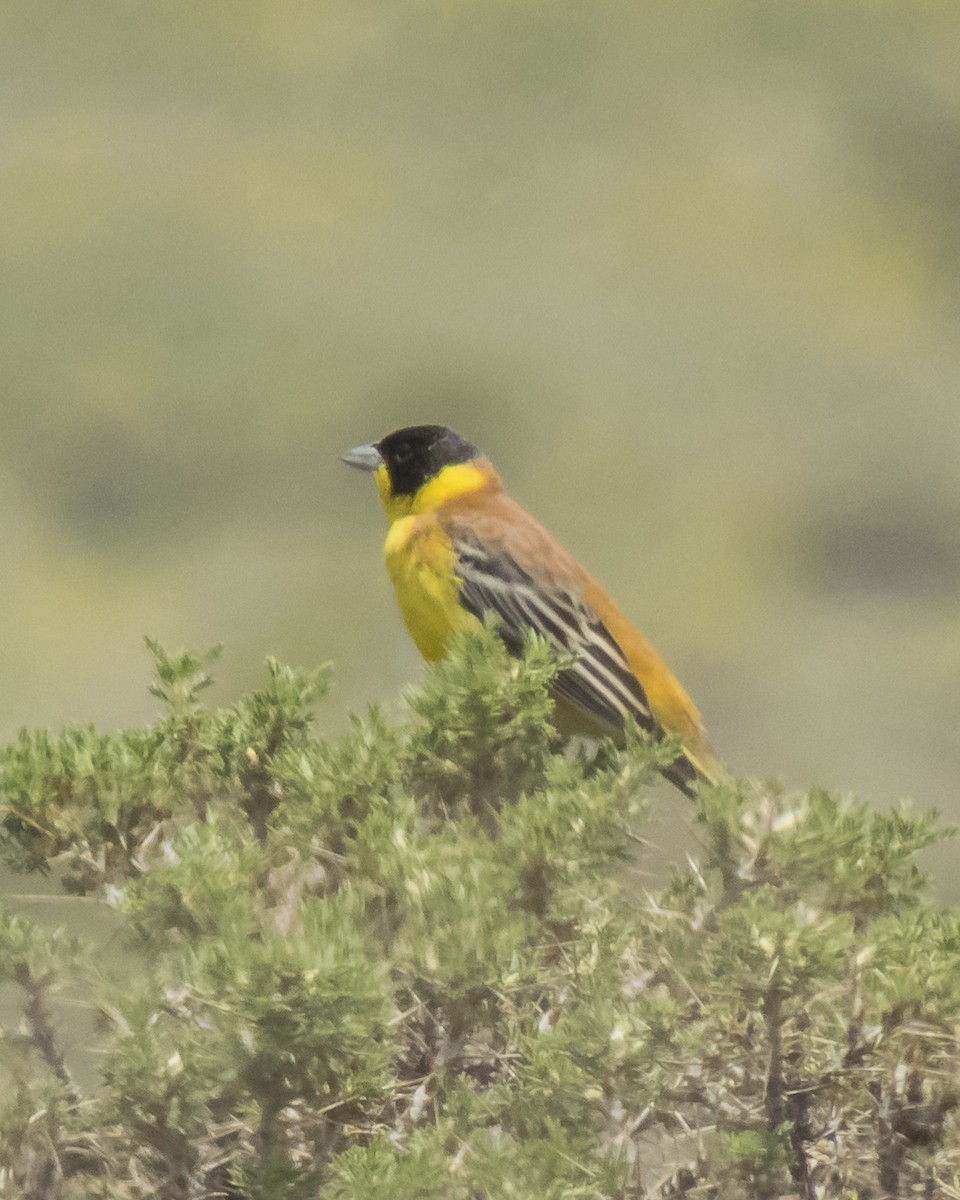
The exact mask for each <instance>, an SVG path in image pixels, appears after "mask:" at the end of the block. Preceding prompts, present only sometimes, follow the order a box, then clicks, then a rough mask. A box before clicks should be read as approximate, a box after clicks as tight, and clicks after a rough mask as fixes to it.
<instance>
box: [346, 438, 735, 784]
mask: <svg viewBox="0 0 960 1200" xmlns="http://www.w3.org/2000/svg"><path fill="white" fill-rule="evenodd" d="M343 461H344V462H346V463H348V464H349V465H350V466H352V467H358V468H360V469H361V470H365V471H372V472H373V475H374V480H375V481H376V484H377V490H378V491H379V493H380V500H381V502H382V504H383V507H384V510H385V511H386V514H387V521H388V525H389V528H388V530H387V539H386V543H385V546H384V554H385V558H386V564H387V571H388V573H389V575H390V578H391V580H392V581H393V586H394V589H395V591H396V594H397V601H398V603H399V605H400V611H401V613H402V615H403V620H404V623H405V624H406V626H407V629H408V630H409V632H410V635H411V637H412V638H413V640H414V642H415V643H416V645H417V649H418V650H419V651H420V653H421V654H422V655H423V657H424V658H425V659H426V660H427V661H428V662H434V661H436V660H437V659H440V658H443V656H444V655H445V653H446V651H447V648H448V646H449V644H450V640H451V638H452V637H453V635H454V634H455V633H456V632H458V631H459V630H461V629H464V628H466V627H469V626H471V625H475V624H476V623H477V621H479V620H482V619H483V617H484V614H485V613H487V612H493V613H495V614H496V617H497V632H498V634H499V636H500V637H501V638H502V640H503V641H504V643H505V644H506V646H507V648H508V649H509V650H510V651H511V652H512V653H517V652H519V649H520V647H521V646H522V644H523V639H524V636H525V635H526V634H527V633H528V632H529V631H531V630H533V631H535V632H536V633H538V634H540V635H541V636H542V637H544V638H546V639H547V641H548V642H550V643H551V644H552V645H553V646H554V647H555V648H556V650H557V652H558V655H559V656H561V657H562V658H563V659H570V660H573V661H572V664H571V665H564V666H563V668H562V669H561V670H560V671H558V673H557V675H556V676H555V678H554V681H553V698H554V701H555V710H556V712H555V715H556V723H557V726H558V728H559V729H560V730H561V731H562V732H565V733H571V734H573V733H579V734H585V735H587V736H592V737H598V736H603V735H611V736H613V737H614V738H617V737H621V736H622V732H623V723H624V719H625V718H626V717H628V716H630V717H633V718H634V720H636V722H637V724H638V725H640V726H641V728H643V729H646V730H648V731H649V732H651V733H652V734H654V736H657V737H662V736H664V734H671V735H675V736H677V737H678V738H679V741H680V754H679V755H678V757H677V758H676V759H675V760H674V761H673V762H672V763H670V764H669V765H668V766H667V767H665V768H664V769H663V774H664V775H665V776H666V778H667V779H669V780H670V781H671V783H674V784H675V785H676V786H677V787H678V788H680V789H681V791H683V792H685V793H686V794H687V795H693V785H694V784H695V783H696V782H697V780H705V781H706V782H708V783H714V782H716V781H717V780H718V779H720V778H721V777H722V776H723V773H724V772H723V767H722V766H721V764H720V762H719V760H718V758H717V756H716V753H715V752H714V750H713V748H712V747H711V745H710V743H709V742H708V741H707V737H706V734H705V732H704V729H703V724H702V722H701V720H700V714H699V713H698V712H697V709H696V707H695V706H694V704H693V701H692V700H691V699H690V697H689V696H688V695H687V693H686V692H685V691H684V689H683V688H682V687H681V685H680V683H679V682H678V681H677V680H676V679H675V678H674V676H673V675H672V674H671V672H670V671H669V670H668V669H667V667H666V665H665V664H664V662H663V661H662V659H661V658H660V657H659V656H658V655H657V653H656V651H655V650H654V649H653V647H652V646H651V645H650V643H649V642H648V641H647V640H646V639H645V638H644V637H643V636H642V635H641V634H640V633H639V632H638V631H637V630H636V629H635V628H634V627H633V625H631V624H630V622H629V621H628V620H627V618H626V617H625V616H624V614H623V612H622V611H621V610H620V609H619V608H618V607H617V605H616V604H615V603H614V602H613V600H611V599H610V597H609V596H608V595H607V593H606V592H605V591H604V590H603V588H602V587H601V586H600V585H599V583H597V581H596V580H595V579H594V578H593V577H592V576H591V575H590V574H589V573H588V572H587V571H586V570H585V569H584V568H583V567H582V566H581V565H580V564H579V563H578V562H577V560H576V559H575V558H574V557H573V555H572V554H570V553H569V552H568V551H567V550H566V549H564V547H563V546H562V545H561V544H560V543H559V542H558V541H557V539H556V538H555V537H554V536H553V535H552V534H551V533H549V532H548V531H547V530H546V529H545V528H544V527H543V526H542V525H541V524H540V522H539V521H537V520H536V518H535V517H532V516H531V515H530V514H529V513H528V512H527V511H526V510H525V509H524V508H522V507H521V506H520V505H519V504H518V503H517V502H516V501H515V500H513V499H511V497H510V496H508V495H507V493H506V491H505V490H504V487H503V484H502V482H501V480H500V476H499V475H498V474H497V473H496V471H495V470H494V469H493V467H492V465H491V464H490V462H489V461H488V460H487V459H486V458H484V457H483V456H482V455H481V454H480V452H479V451H478V450H477V449H476V447H475V446H472V445H471V444H470V443H469V442H467V441H465V440H464V439H463V438H462V437H460V436H458V435H457V434H456V433H454V432H453V431H452V430H450V429H446V428H444V427H443V426H442V425H413V426H411V427H409V428H407V429H398V430H397V431H396V432H394V433H390V434H387V436H386V437H384V438H381V439H380V441H379V442H375V443H372V444H370V445H365V446H357V447H356V448H355V449H354V450H351V451H350V452H349V453H347V454H345V455H343Z"/></svg>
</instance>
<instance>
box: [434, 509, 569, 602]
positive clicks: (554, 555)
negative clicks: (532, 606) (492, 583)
mask: <svg viewBox="0 0 960 1200" xmlns="http://www.w3.org/2000/svg"><path fill="white" fill-rule="evenodd" d="M436 520H437V522H438V523H439V524H440V526H441V527H442V528H443V530H444V532H445V533H446V536H447V537H448V538H449V539H450V541H451V542H452V543H453V546H454V548H456V547H458V546H466V547H470V548H472V549H474V550H480V551H482V552H483V553H484V554H486V555H487V556H488V557H489V558H490V559H491V560H497V559H500V560H504V561H512V562H513V563H515V564H516V565H517V566H518V567H519V568H520V569H521V570H522V571H523V572H524V573H525V574H526V575H528V576H529V577H530V578H532V579H534V580H535V581H536V582H537V583H538V584H539V585H540V586H541V587H544V588H561V589H563V590H564V591H568V592H570V593H571V594H573V595H575V596H577V597H578V598H579V597H582V596H583V595H584V593H585V591H587V590H589V585H590V584H591V583H592V579H591V577H590V575H589V574H588V573H587V571H586V570H585V569H584V568H583V567H582V566H581V565H580V563H579V562H577V560H576V559H575V558H574V556H573V555H572V554H571V553H570V551H569V550H567V549H566V547H565V546H564V545H563V543H562V542H560V541H559V540H558V539H557V538H556V537H554V535H553V534H552V533H550V531H549V530H548V529H547V528H546V527H545V526H544V525H542V524H541V523H540V522H539V521H538V520H537V518H536V517H534V516H533V515H532V514H531V513H529V512H528V511H527V510H526V509H525V508H524V507H523V506H522V505H521V504H519V503H518V502H517V501H516V500H514V499H513V497H512V496H510V495H508V494H507V493H506V492H504V491H497V492H492V493H480V494H477V495H467V496H459V497H456V498H455V499H453V500H451V501H450V502H449V503H448V504H446V505H444V507H443V508H442V509H440V510H439V511H438V512H437V513H436Z"/></svg>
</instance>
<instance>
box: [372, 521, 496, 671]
mask: <svg viewBox="0 0 960 1200" xmlns="http://www.w3.org/2000/svg"><path fill="white" fill-rule="evenodd" d="M384 559H385V560H386V564H387V572H388V574H389V575H390V579H391V581H392V582H393V587H394V591H395V592H396V593H397V603H398V604H399V606H400V612H401V615H402V616H403V623H404V624H405V625H406V627H407V629H408V631H409V633H410V636H411V637H412V638H413V641H414V644H415V645H416V647H417V649H418V650H419V651H420V653H421V654H422V655H423V657H424V658H425V659H426V660H427V662H436V661H437V659H440V658H443V656H444V655H445V654H446V652H447V649H448V647H449V645H450V639H451V638H452V637H453V635H454V634H455V633H456V632H457V631H458V630H460V629H464V628H466V627H468V626H470V625H476V623H477V620H476V617H474V616H472V615H471V614H470V613H468V612H467V611H466V609H464V608H463V607H462V606H461V604H460V598H459V593H460V583H459V581H458V579H457V577H456V575H455V574H454V556H453V548H452V547H451V545H450V543H449V541H448V539H447V538H446V537H445V536H444V535H443V533H442V531H441V530H440V529H439V528H438V527H437V526H436V525H434V524H432V523H430V524H428V523H426V522H424V521H423V520H422V519H420V518H418V517H413V516H411V517H403V518H401V519H400V520H398V521H394V523H393V524H392V525H391V526H390V529H389V531H388V533H387V540H386V544H385V545H384Z"/></svg>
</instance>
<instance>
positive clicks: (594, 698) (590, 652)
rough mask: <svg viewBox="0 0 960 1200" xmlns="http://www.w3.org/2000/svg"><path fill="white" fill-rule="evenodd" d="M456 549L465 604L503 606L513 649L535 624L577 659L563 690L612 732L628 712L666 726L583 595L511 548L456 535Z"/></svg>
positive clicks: (503, 629)
mask: <svg viewBox="0 0 960 1200" xmlns="http://www.w3.org/2000/svg"><path fill="white" fill-rule="evenodd" d="M454 549H455V553H456V572H457V576H458V577H459V579H460V584H461V586H460V603H461V604H462V605H463V607H464V608H465V609H467V611H468V612H471V613H473V614H474V616H476V617H479V618H480V619H481V620H482V619H483V615H484V613H487V612H493V613H496V615H497V616H498V617H499V618H500V621H499V628H498V633H499V635H500V637H501V638H502V639H503V642H504V644H505V645H506V647H507V649H508V650H510V652H511V653H513V654H517V653H519V652H520V648H521V646H522V644H523V638H524V635H525V634H526V633H528V632H529V631H530V630H534V631H535V632H536V633H538V634H540V635H541V637H544V638H546V640H547V641H548V642H550V643H551V644H552V645H553V646H555V647H556V649H557V651H558V653H559V654H560V655H561V656H562V657H564V658H572V659H574V660H575V661H574V664H573V665H572V666H570V667H567V668H565V669H564V670H562V671H560V672H559V673H558V674H557V676H556V678H555V680H554V689H555V691H556V692H557V694H558V695H559V696H562V697H563V698H564V699H565V700H566V701H568V702H569V703H571V704H573V705H574V706H575V707H576V708H578V709H581V710H582V711H583V712H584V713H586V714H587V715H588V716H589V717H590V719H591V720H592V721H594V722H596V723H597V724H598V725H599V726H601V727H602V728H604V729H606V730H608V731H609V732H610V733H615V732H616V731H618V730H619V729H621V728H622V726H623V720H624V717H626V716H627V715H630V716H632V717H633V718H634V720H636V722H637V723H638V724H639V725H640V726H641V727H643V728H645V729H648V730H652V731H653V732H660V728H659V725H658V723H657V722H656V720H655V719H654V717H653V715H652V713H651V711H650V705H649V702H648V700H647V697H646V694H645V692H644V690H643V687H642V686H641V684H640V682H639V680H638V679H637V677H636V675H634V673H633V671H632V670H631V669H630V665H629V663H628V662H627V660H626V658H625V657H624V655H623V652H622V651H621V649H620V647H619V646H618V645H617V643H616V642H615V641H614V640H613V638H612V636H611V635H610V633H609V632H608V630H607V629H606V627H605V626H604V625H603V623H602V622H601V621H600V620H599V618H598V617H597V615H596V614H595V613H594V612H593V611H592V610H591V609H590V608H589V607H588V606H587V605H585V604H584V603H583V602H582V600H580V599H578V597H577V596H575V595H573V594H572V593H571V592H570V591H568V590H566V589H564V588H562V587H559V586H557V585H554V584H549V585H544V584H543V583H542V582H540V581H538V580H537V579H535V578H534V577H533V576H532V575H531V574H530V573H529V572H528V571H526V570H524V568H523V567H521V566H520V564H519V563H518V562H517V561H516V559H515V558H514V557H513V556H512V555H511V554H509V553H507V552H506V551H505V550H501V549H499V548H498V550H497V551H496V552H492V551H491V550H490V549H489V548H488V547H487V546H485V545H483V544H482V543H481V542H478V541H473V540H469V539H465V538H457V539H456V540H455V542H454Z"/></svg>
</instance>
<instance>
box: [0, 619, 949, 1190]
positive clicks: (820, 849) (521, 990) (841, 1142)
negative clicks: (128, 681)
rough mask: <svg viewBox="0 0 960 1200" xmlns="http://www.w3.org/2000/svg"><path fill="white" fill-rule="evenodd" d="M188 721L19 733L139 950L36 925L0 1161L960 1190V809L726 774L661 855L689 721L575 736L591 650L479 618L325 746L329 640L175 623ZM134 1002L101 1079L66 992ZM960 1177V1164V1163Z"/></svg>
mask: <svg viewBox="0 0 960 1200" xmlns="http://www.w3.org/2000/svg"><path fill="white" fill-rule="evenodd" d="M151 650H152V653H153V655H154V662H155V670H156V680H155V683H154V685H153V691H154V694H155V695H156V696H157V697H158V699H159V700H160V701H161V703H162V704H163V711H162V713H161V715H160V717H159V719H158V720H157V722H156V723H155V724H154V725H153V726H151V727H149V728H147V729H142V730H131V731H126V732H123V733H120V734H117V735H113V736H105V735H101V734H98V733H96V732H95V731H93V730H91V729H73V730H66V731H64V732H63V733H61V734H59V735H57V736H53V735H51V734H48V733H46V732H42V731H41V732H37V733H27V732H24V733H22V734H21V735H20V737H19V738H18V740H17V741H16V742H15V743H13V744H12V745H10V746H8V747H6V748H5V749H4V750H3V751H2V752H0V830H2V840H0V847H2V851H3V854H4V856H5V858H6V860H7V862H8V863H10V864H11V865H12V866H14V867H16V868H17V869H19V870H33V871H46V870H50V869H51V868H55V869H56V874H55V876H54V877H55V878H56V879H57V880H58V881H60V882H61V883H62V885H63V887H64V889H65V891H66V892H69V893H74V894H82V895H86V896H88V897H91V898H94V899H96V900H98V901H101V902H103V903H104V904H107V905H110V906H111V907H112V908H113V910H114V912H115V914H116V920H117V922H118V923H119V927H120V929H121V930H122V936H123V938H124V943H125V944H124V954H123V956H122V957H121V958H120V960H119V961H116V962H113V961H111V959H110V957H109V956H105V955H103V954H102V953H99V954H98V953H97V952H96V951H95V950H93V949H91V948H90V947H84V946H83V945H81V944H79V943H78V942H77V940H76V939H72V938H68V937H67V936H66V935H64V934H63V933H62V932H60V931H57V930H50V929H49V928H45V927H41V926H37V925H33V924H31V923H30V922H28V921H27V920H26V919H24V918H23V917H20V916H14V915H10V914H4V915H3V916H2V919H0V985H4V986H5V987H6V989H7V990H8V991H10V990H11V989H13V990H14V991H15V992H16V993H17V994H18V995H19V996H20V998H21V1009H22V1011H21V1016H20V1018H19V1019H18V1020H17V1021H16V1022H14V1023H12V1024H11V1025H10V1027H9V1028H8V1029H7V1030H6V1031H5V1035H4V1037H3V1038H2V1039H0V1078H3V1079H5V1081H6V1082H5V1083H4V1084H0V1185H2V1186H0V1191H2V1192H3V1194H11V1195H21V1194H22V1195H27V1196H31V1197H34V1198H36V1200H46V1198H50V1200H55V1198H56V1200H60V1198H63V1200H75V1198H80V1197H84V1198H96V1197H103V1198H107V1197H110V1198H114V1200H134V1198H138V1197H147V1196H158V1197H163V1198H170V1200H181V1198H182V1200H187V1198H194V1197H211V1198H212V1197H215V1196H231V1197H249V1198H250V1200H261V1198H262V1200H268V1198H270V1200H272V1198H274V1197H278V1198H284V1197H289V1198H290V1200H303V1198H307V1197H321V1196H322V1197H325V1198H327V1197H329V1198H331V1200H378V1198H381V1197H382V1198H383V1200H414V1198H417V1200H430V1198H431V1197H437V1198H438V1200H439V1198H440V1197H444V1198H447V1197H449V1198H451V1200H478V1198H482V1197H490V1198H491V1200H492V1198H494V1197H498V1198H499V1197H511V1196H515V1197H523V1198H527V1197H529V1198H530V1200H534V1198H536V1200H540V1198H548V1200H549V1198H556V1200H575V1198H576V1200H587V1198H589V1200H605V1198H610V1200H627V1198H628V1197H655V1196H656V1197H667V1196H682V1195H689V1196H691V1197H692V1196H698V1197H703V1196H715V1197H724V1196H731V1197H733V1196H736V1197H739V1196H745V1197H746V1196H749V1197H753V1196H758V1197H777V1196H783V1197H787V1196H814V1195H816V1196H836V1197H848V1196H867V1195H875V1196H880V1195H890V1196H898V1195H903V1196H907V1195H914V1194H927V1195H950V1194H957V1189H958V1188H960V1133H958V1126H957V1122H956V1119H955V1115H954V1108H955V1107H956V1104H957V1096H958V1077H960V1055H958V1045H957V1016H958V1010H960V922H958V916H957V914H956V913H954V912H952V911H949V910H944V909H942V908H939V907H938V906H937V905H936V904H935V903H934V901H933V900H932V898H931V895H930V891H929V885H928V881H927V880H926V878H925V877H924V875H923V873H922V871H921V870H920V868H919V867H918V865H917V862H916V855H917V852H918V851H919V850H921V849H922V848H924V847H925V846H927V845H929V844H930V843H931V842H932V841H934V840H935V839H937V838H939V837H942V836H943V832H942V831H938V830H937V828H936V825H935V820H934V817H933V816H920V817H918V816H913V815H910V814H909V813H908V812H907V811H905V810H902V809H897V810H895V811H893V812H891V813H872V812H871V811H870V810H869V809H868V808H867V807H866V806H865V805H863V804H861V803H859V802H856V801H854V800H852V799H849V798H846V797H841V796H836V795H833V794H831V793H829V792H826V791H824V790H822V789H819V788H815V789H813V790H811V791H810V792H809V793H808V794H786V793H783V792H782V791H781V790H779V789H777V788H775V787H772V786H760V785H758V784H755V783H745V782H744V783H736V782H734V783H730V784H725V785H723V786H721V787H718V788H715V789H710V790H707V791H705V792H704V793H703V795H702V796H701V797H700V799H699V800H698V802H697V804H696V805H691V804H689V802H687V801H685V800H681V799H679V798H678V797H677V796H676V795H675V794H673V793H670V794H668V795H667V796H665V797H664V798H665V801H666V803H667V804H668V805H669V808H668V815H667V818H666V819H668V820H671V821H676V822H679V821H691V822H693V823H694V825H695V828H696V830H697V832H698V835H699V837H700V840H701V843H702V854H701V855H700V857H699V860H696V861H695V860H693V859H691V860H689V861H687V862H685V863H683V864H678V865H677V866H676V868H675V869H674V872H673V875H672V877H671V878H670V879H669V880H668V882H667V883H666V884H665V885H664V886H662V887H661V888H659V889H658V890H656V891H649V890H645V889H644V888H643V887H641V886H640V884H639V883H638V872H637V867H638V865H639V866H640V867H642V866H643V863H642V855H643V840H642V837H641V833H642V830H643V828H644V823H645V822H646V821H647V820H648V819H649V815H650V810H651V807H652V805H653V804H654V803H655V801H656V802H659V800H660V798H661V795H662V794H663V789H661V790H657V788H656V787H655V786H654V785H655V781H656V778H657V776H656V767H657V765H658V763H662V762H663V761H665V757H664V756H665V755H668V754H669V753H670V747H669V746H667V747H664V746H663V745H659V746H658V745H656V744H654V743H651V742H650V741H648V740H645V739H644V738H643V737H641V736H640V735H639V734H638V733H637V731H635V730H634V731H632V732H631V733H630V734H629V736H628V738H627V744H626V746H625V747H624V748H622V749H617V748H616V747H614V746H613V745H610V744H603V745H601V746H600V747H598V748H595V749H593V750H591V751H587V750H586V749H579V750H576V749H573V750H571V749H570V748H569V747H567V746H565V745H564V744H563V743H562V742H561V741H560V740H559V739H558V738H557V737H556V735H555V734H554V733H553V732H552V729H551V726H550V724H549V721H548V717H549V713H550V701H549V699H548V696H547V684H548V683H549V680H550V678H551V675H552V672H553V671H554V670H555V669H556V664H555V663H553V662H552V661H551V658H550V656H549V654H548V653H547V650H546V648H545V647H544V646H543V645H542V644H540V643H537V642H531V643H530V644H529V645H528V646H527V647H526V649H525V652H524V655H523V657H522V659H520V660H514V659H511V658H510V657H509V656H508V655H507V654H506V653H505V651H504V650H503V649H502V648H501V646H500V644H499V642H498V641H497V639H496V637H495V636H494V633H493V631H492V630H491V629H489V628H488V629H485V630H483V631H482V632H480V633H479V634H476V635H474V636H471V637H465V638H463V639H461V640H460V641H459V642H458V644H457V646H456V648H455V650H454V652H453V653H452V655H451V656H450V658H449V659H448V660H447V661H445V662H444V663H442V664H440V665H438V666H436V667H434V668H431V669H430V670H429V671H428V673H427V676H426V679H425V682H424V684H423V686H422V687H421V688H420V689H419V690H418V691H416V692H414V693H412V694H411V695H410V696H409V698H408V717H407V718H406V720H405V721H403V722H401V723H400V724H399V725H397V726H391V725H389V724H388V723H387V722H386V721H385V720H384V718H383V717H382V715H381V714H380V713H379V712H377V711H376V710H372V711H371V712H370V713H369V714H368V715H367V717H366V718H364V719H359V718H358V719H355V720H354V722H353V726H352V728H351V730H350V732H349V733H348V734H347V735H346V736H344V737H342V738H340V739H337V740H333V741H331V740H324V739H322V738H320V737H318V736H317V735H316V734H315V732H314V731H313V728H312V714H313V711H314V709H315V706H316V704H317V703H318V702H319V701H320V700H321V699H322V697H323V695H324V692H325V689H326V682H327V676H328V673H327V671H326V670H320V671H315V672H300V671H296V670H292V669H290V668H286V667H282V666H280V665H279V664H277V663H275V662H270V663H268V679H267V683H266V686H265V687H264V688H263V689H262V690H261V691H258V692H255V693H253V694H252V695H250V696H248V697H246V698H244V699H242V700H241V701H239V702H238V703H237V704H236V705H234V706H232V707H229V708H226V709H221V710H215V709H214V710H211V709H208V708H206V707H204V705H203V703H202V700H201V696H200V693H201V692H202V691H203V689H204V687H205V686H206V684H207V683H208V682H209V674H208V666H209V663H210V661H211V659H212V656H207V657H201V656H197V655H193V654H189V653H183V654H178V655H173V656H170V655H167V654H166V653H165V652H164V651H163V650H162V649H161V648H160V647H158V646H156V645H155V644H151ZM77 981H82V982H83V986H85V987H86V989H87V991H88V994H89V995H91V996H92V997H93V1001H92V1002H93V1003H95V1005H96V1007H97V1009H98V1011H99V1013H100V1025H101V1033H100V1037H99V1040H98V1044H97V1046H96V1047H95V1051H96V1054H97V1056H98V1062H99V1069H98V1077H99V1082H98V1084H97V1085H96V1086H94V1087H92V1088H90V1089H87V1091H88V1093H89V1094H87V1093H86V1092H84V1093H82V1092H81V1090H80V1088H79V1087H78V1086H77V1084H76V1083H75V1082H74V1079H73V1075H72V1070H71V1066H72V1064H71V1062H70V1056H69V1055H68V1054H66V1053H65V1052H64V1051H63V1049H62V1048H61V1046H60V1042H59V1039H58V1035H57V1032H56V1024H57V1020H56V1014H57V1009H56V1004H57V1001H56V990H57V988H58V987H60V986H62V985H63V984H65V983H69V984H71V985H76V983H77ZM950 1189H953V1191H952V1192H951V1190H950Z"/></svg>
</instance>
